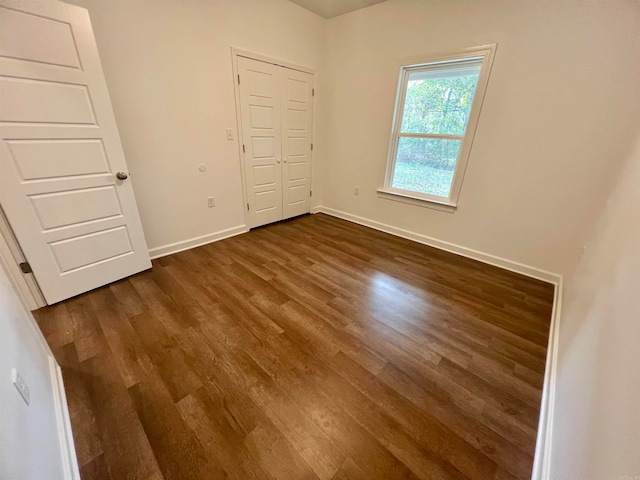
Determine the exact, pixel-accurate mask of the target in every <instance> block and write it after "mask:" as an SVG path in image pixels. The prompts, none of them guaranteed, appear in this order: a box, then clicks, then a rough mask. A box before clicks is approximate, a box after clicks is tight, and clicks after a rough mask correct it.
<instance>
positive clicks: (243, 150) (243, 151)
mask: <svg viewBox="0 0 640 480" xmlns="http://www.w3.org/2000/svg"><path fill="white" fill-rule="evenodd" d="M242 153H245V149H244V143H243V144H242Z"/></svg>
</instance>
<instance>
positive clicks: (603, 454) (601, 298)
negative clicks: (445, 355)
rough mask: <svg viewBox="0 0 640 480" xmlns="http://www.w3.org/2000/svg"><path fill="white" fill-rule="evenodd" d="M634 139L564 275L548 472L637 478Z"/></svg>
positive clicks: (639, 153)
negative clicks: (572, 267)
mask: <svg viewBox="0 0 640 480" xmlns="http://www.w3.org/2000/svg"><path fill="white" fill-rule="evenodd" d="M636 127H637V126H636ZM639 131H640V130H639ZM638 140H639V141H638V143H637V146H636V148H635V151H634V153H633V154H632V155H631V158H630V161H629V163H628V165H627V167H626V168H625V169H624V170H623V172H622V175H621V178H620V182H619V184H618V185H617V187H616V189H615V191H614V193H613V194H612V196H611V198H610V199H609V201H608V202H607V205H606V208H605V211H604V213H603V215H602V217H601V218H600V220H599V221H598V223H597V225H596V229H595V232H594V234H593V237H592V238H591V240H590V241H589V242H588V243H587V249H586V251H585V254H584V256H583V258H582V260H581V261H580V263H579V265H578V268H577V269H576V273H575V275H574V276H573V277H572V278H571V279H570V280H569V281H568V282H567V284H568V290H567V293H566V295H565V298H564V307H563V312H562V317H561V331H560V344H559V348H560V353H559V358H558V361H559V363H558V387H557V388H558V390H557V400H556V406H555V416H554V422H553V444H552V452H553V453H552V457H551V458H552V464H551V465H552V468H551V475H550V478H551V479H554V480H555V479H558V480H563V479H574V478H580V479H582V480H602V479H612V480H623V479H625V480H626V479H629V480H631V479H633V480H636V479H638V478H640V302H638V288H639V287H640V214H639V213H640V188H639V185H640V135H639V136H638Z"/></svg>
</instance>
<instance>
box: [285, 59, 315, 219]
mask: <svg viewBox="0 0 640 480" xmlns="http://www.w3.org/2000/svg"><path fill="white" fill-rule="evenodd" d="M280 72H281V75H282V89H283V90H282V95H283V103H282V106H283V108H282V135H283V139H282V161H283V167H282V183H283V199H282V201H283V218H291V217H295V216H296V215H302V214H303V213H309V211H310V210H311V142H312V140H311V133H312V132H311V122H312V119H313V110H312V108H313V75H311V74H309V73H305V72H300V71H298V70H292V69H290V68H284V67H281V69H280Z"/></svg>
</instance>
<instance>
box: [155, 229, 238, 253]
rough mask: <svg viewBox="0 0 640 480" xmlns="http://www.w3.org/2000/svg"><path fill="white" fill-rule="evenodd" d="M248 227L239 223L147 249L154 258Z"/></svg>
mask: <svg viewBox="0 0 640 480" xmlns="http://www.w3.org/2000/svg"><path fill="white" fill-rule="evenodd" d="M248 231H249V229H248V228H247V227H246V225H239V226H237V227H232V228H227V229H225V230H220V231H218V232H214V233H210V234H208V235H202V236H200V237H194V238H190V239H189V240H183V241H182V242H176V243H170V244H168V245H163V246H161V247H155V248H151V249H149V255H150V256H151V260H153V259H155V258H160V257H165V256H167V255H171V254H173V253H178V252H182V251H184V250H189V249H190V248H195V247H200V246H202V245H206V244H207V243H212V242H217V241H218V240H224V239H225V238H229V237H234V236H236V235H240V234H241V233H247V232H248Z"/></svg>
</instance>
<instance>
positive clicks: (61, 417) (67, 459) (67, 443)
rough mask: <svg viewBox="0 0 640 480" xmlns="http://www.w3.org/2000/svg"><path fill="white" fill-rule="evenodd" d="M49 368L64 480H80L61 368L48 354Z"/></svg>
mask: <svg viewBox="0 0 640 480" xmlns="http://www.w3.org/2000/svg"><path fill="white" fill-rule="evenodd" d="M49 369H50V372H51V385H52V387H53V400H54V402H55V409H56V417H57V420H58V438H59V441H60V453H61V455H62V468H63V470H64V479H65V480H80V471H79V469H78V459H77V456H76V447H75V444H74V442H73V432H72V431H71V419H70V418H69V408H68V407H67V395H66V393H65V390H64V382H63V380H62V370H61V369H60V366H59V365H58V363H57V362H56V360H55V358H53V355H49Z"/></svg>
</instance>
